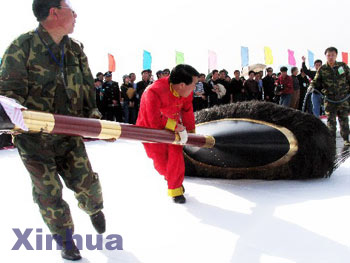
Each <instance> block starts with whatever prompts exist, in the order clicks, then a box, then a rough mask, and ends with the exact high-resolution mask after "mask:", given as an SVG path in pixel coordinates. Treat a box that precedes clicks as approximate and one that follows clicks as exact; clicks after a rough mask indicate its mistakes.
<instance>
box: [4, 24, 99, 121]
mask: <svg viewBox="0 0 350 263" xmlns="http://www.w3.org/2000/svg"><path fill="white" fill-rule="evenodd" d="M43 42H44V43H45V44H44V43H43ZM61 45H63V47H64V60H63V61H64V63H63V72H64V77H65V81H64V82H63V79H62V74H61V69H60V66H59V64H58V63H56V62H55V61H54V59H53V58H52V57H51V55H50V53H49V49H50V50H51V52H52V54H53V55H54V56H55V57H56V61H57V62H60V60H61V51H62V49H61V46H59V45H57V44H56V43H55V42H54V41H53V40H52V38H51V36H50V35H49V33H48V32H47V31H46V30H45V29H44V28H43V27H42V26H41V25H39V27H38V29H37V30H35V31H31V32H28V33H26V34H23V35H21V36H20V37H18V38H17V39H16V40H14V41H13V42H12V43H11V45H10V46H9V47H8V48H7V50H6V52H5V54H4V56H3V60H2V64H1V67H0V95H4V96H7V97H11V98H14V99H16V100H17V101H19V103H21V104H22V105H24V106H26V107H27V108H28V109H30V110H39V111H44V112H50V113H62V114H67V115H71V116H79V117H90V115H91V113H93V112H96V108H97V106H96V95H95V90H94V85H93V84H94V83H93V82H94V81H93V77H92V75H91V71H90V68H89V65H88V60H87V57H86V55H85V54H84V52H83V50H82V46H81V44H80V43H79V42H77V41H75V40H73V39H71V38H69V37H68V36H65V37H64V38H63V40H62V42H61ZM63 83H65V84H63ZM57 105H58V106H57Z"/></svg>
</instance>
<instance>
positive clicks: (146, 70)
mask: <svg viewBox="0 0 350 263" xmlns="http://www.w3.org/2000/svg"><path fill="white" fill-rule="evenodd" d="M146 72H147V73H149V71H148V69H145V70H142V72H141V75H143V73H146Z"/></svg>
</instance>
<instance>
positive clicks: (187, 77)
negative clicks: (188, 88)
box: [169, 64, 199, 85]
mask: <svg viewBox="0 0 350 263" xmlns="http://www.w3.org/2000/svg"><path fill="white" fill-rule="evenodd" d="M198 76H199V73H198V71H197V70H196V69H195V68H194V67H192V66H190V65H186V64H180V65H177V66H176V67H175V68H173V70H172V71H171V73H170V78H169V82H170V83H172V84H180V83H185V84H186V85H190V84H191V83H192V82H193V77H198Z"/></svg>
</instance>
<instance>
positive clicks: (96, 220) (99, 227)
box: [90, 211, 106, 234]
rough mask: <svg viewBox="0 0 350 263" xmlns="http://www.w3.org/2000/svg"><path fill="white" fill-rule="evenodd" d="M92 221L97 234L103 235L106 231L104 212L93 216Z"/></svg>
mask: <svg viewBox="0 0 350 263" xmlns="http://www.w3.org/2000/svg"><path fill="white" fill-rule="evenodd" d="M90 219H91V222H92V225H93V226H94V228H95V229H96V231H97V233H99V234H102V233H104V232H105V231H106V220H105V215H104V214H103V213H102V211H99V212H97V213H96V214H93V215H91V216H90Z"/></svg>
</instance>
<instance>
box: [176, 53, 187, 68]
mask: <svg viewBox="0 0 350 263" xmlns="http://www.w3.org/2000/svg"><path fill="white" fill-rule="evenodd" d="M175 61H176V65H179V64H184V63H185V54H184V53H182V52H179V51H176V58H175Z"/></svg>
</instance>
